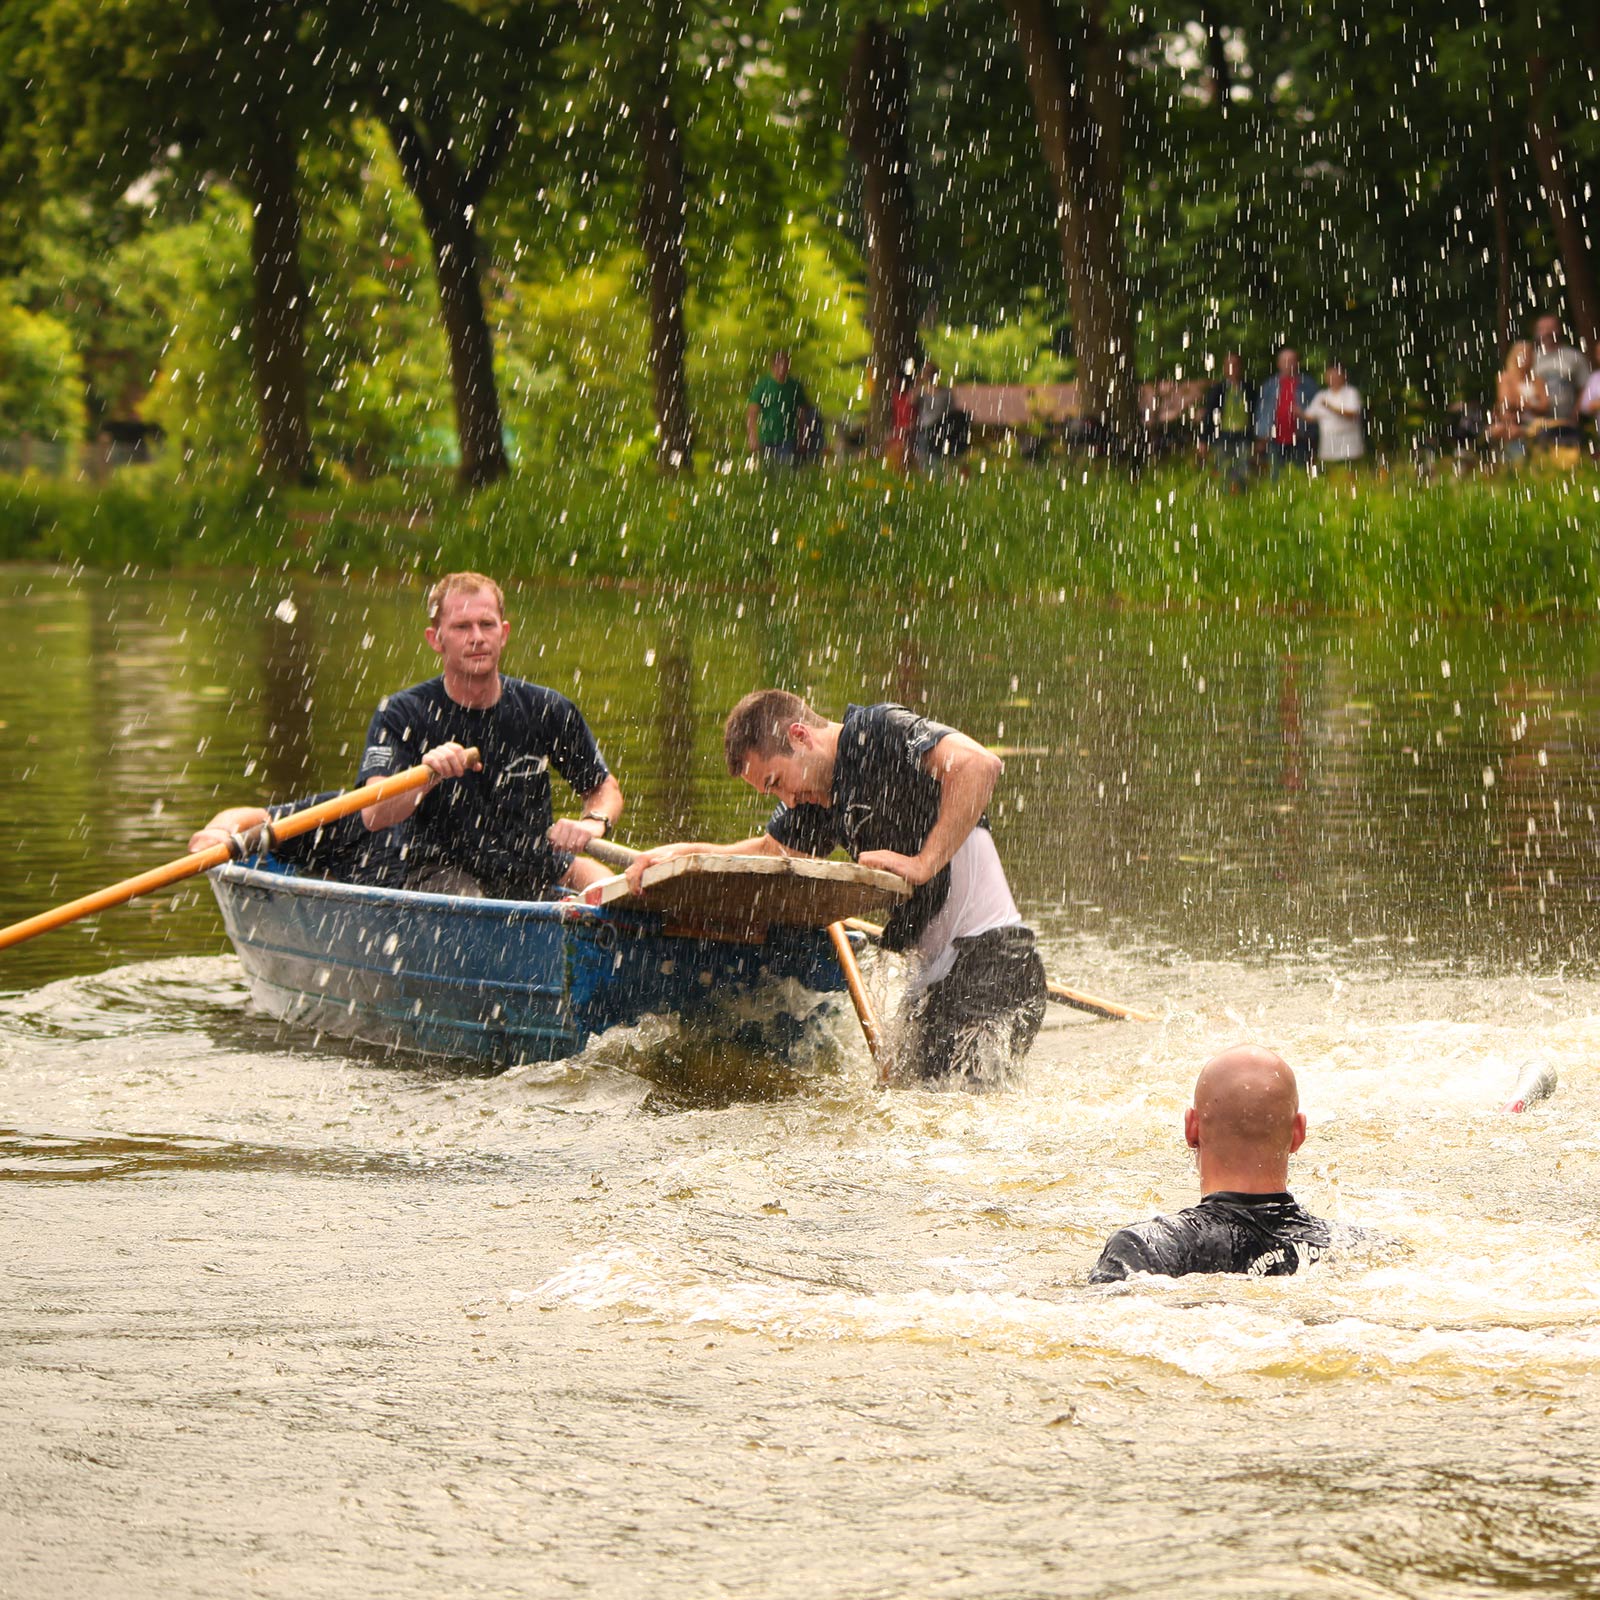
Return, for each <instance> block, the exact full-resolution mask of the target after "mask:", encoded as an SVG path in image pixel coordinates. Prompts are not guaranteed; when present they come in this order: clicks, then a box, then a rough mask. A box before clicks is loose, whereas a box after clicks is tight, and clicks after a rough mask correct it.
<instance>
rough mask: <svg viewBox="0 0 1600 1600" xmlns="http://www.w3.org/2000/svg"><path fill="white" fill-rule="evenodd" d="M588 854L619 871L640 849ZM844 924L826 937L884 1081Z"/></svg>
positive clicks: (598, 845) (617, 847)
mask: <svg viewBox="0 0 1600 1600" xmlns="http://www.w3.org/2000/svg"><path fill="white" fill-rule="evenodd" d="M586 853H587V854H589V855H591V856H593V857H594V858H595V860H596V861H600V862H603V863H604V864H605V865H606V866H608V867H616V868H617V869H618V870H619V871H622V870H625V869H626V868H628V867H630V866H632V865H633V863H634V861H635V860H637V859H638V856H639V851H637V850H630V849H629V848H628V847H627V845H625V844H614V843H613V842H612V841H611V840H609V839H595V840H594V841H593V842H591V843H590V844H589V846H588V847H587V852H586ZM847 926H848V925H847V924H846V923H843V922H834V923H830V924H829V926H828V937H829V939H831V940H832V941H833V953H834V954H835V955H836V956H837V957H838V958H839V966H840V968H841V970H842V971H843V972H844V984H845V988H847V989H848V990H849V991H850V1002H851V1004H852V1005H854V1006H855V1008H856V1016H857V1017H858V1018H859V1019H860V1022H861V1032H862V1033H863V1034H864V1035H865V1037H866V1041H867V1049H868V1051H869V1052H870V1053H871V1056H872V1059H873V1060H874V1061H876V1062H878V1064H879V1068H878V1081H879V1082H880V1083H882V1082H883V1072H884V1069H885V1068H886V1066H887V1062H886V1061H885V1060H884V1056H883V1030H882V1028H880V1027H879V1025H878V1014H877V1012H876V1011H874V1010H873V1007H872V998H871V996H870V995H869V994H868V993H867V986H866V983H865V982H864V981H863V979H862V977H861V964H860V962H858V961H857V960H856V953H855V951H854V950H852V949H851V948H850V935H849V933H848V932H847V931H846V930H847Z"/></svg>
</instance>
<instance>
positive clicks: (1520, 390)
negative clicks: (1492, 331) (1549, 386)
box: [1487, 339, 1550, 464]
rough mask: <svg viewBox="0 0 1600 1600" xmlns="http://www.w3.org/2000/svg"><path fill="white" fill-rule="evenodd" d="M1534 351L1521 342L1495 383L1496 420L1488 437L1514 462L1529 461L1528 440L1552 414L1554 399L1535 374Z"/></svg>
mask: <svg viewBox="0 0 1600 1600" xmlns="http://www.w3.org/2000/svg"><path fill="white" fill-rule="evenodd" d="M1534 356H1535V352H1534V348H1533V345H1532V344H1531V343H1530V342H1529V341H1528V340H1527V339H1519V340H1518V341H1517V342H1516V343H1515V344H1514V345H1512V347H1511V348H1510V349H1509V350H1508V351H1506V364H1505V366H1503V367H1502V368H1501V369H1500V376H1499V378H1498V379H1497V380H1496V383H1495V395H1494V420H1493V421H1491V422H1490V424H1489V430H1488V434H1487V438H1488V439H1489V441H1490V443H1492V444H1495V445H1498V446H1499V449H1500V459H1501V460H1502V461H1507V462H1511V463H1513V464H1514V463H1516V462H1518V461H1522V460H1525V459H1526V458H1527V454H1528V441H1529V440H1530V439H1531V438H1532V437H1533V433H1534V430H1535V428H1536V427H1538V426H1539V425H1540V424H1541V423H1542V422H1543V420H1544V419H1545V417H1547V416H1548V415H1549V412H1550V397H1549V395H1548V394H1546V393H1545V387H1544V383H1543V381H1542V380H1541V379H1540V377H1539V375H1538V374H1537V373H1536V372H1535V371H1534Z"/></svg>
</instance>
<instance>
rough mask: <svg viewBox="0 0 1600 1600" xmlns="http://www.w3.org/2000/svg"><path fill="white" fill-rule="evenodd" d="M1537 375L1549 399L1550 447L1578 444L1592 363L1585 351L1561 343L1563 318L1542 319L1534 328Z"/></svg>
mask: <svg viewBox="0 0 1600 1600" xmlns="http://www.w3.org/2000/svg"><path fill="white" fill-rule="evenodd" d="M1533 352H1534V354H1533V375H1534V376H1535V377H1536V378H1538V379H1539V381H1540V382H1541V383H1542V384H1543V385H1544V391H1545V394H1546V395H1547V396H1549V402H1550V426H1549V427H1548V428H1547V429H1545V430H1544V432H1543V440H1544V442H1545V443H1547V444H1577V443H1578V399H1579V396H1580V395H1582V394H1583V393H1584V391H1585V389H1586V387H1587V385H1588V382H1589V378H1590V372H1589V363H1588V362H1587V361H1585V360H1584V359H1583V355H1582V353H1581V352H1579V351H1577V350H1574V349H1573V347H1572V346H1571V345H1570V344H1563V343H1562V342H1561V319H1560V318H1559V317H1540V318H1539V320H1538V321H1537V322H1535V323H1534V325H1533Z"/></svg>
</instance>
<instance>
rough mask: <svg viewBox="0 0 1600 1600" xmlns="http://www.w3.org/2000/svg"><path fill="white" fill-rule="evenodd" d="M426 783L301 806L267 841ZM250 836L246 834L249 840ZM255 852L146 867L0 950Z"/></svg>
mask: <svg viewBox="0 0 1600 1600" xmlns="http://www.w3.org/2000/svg"><path fill="white" fill-rule="evenodd" d="M467 756H468V759H469V760H470V761H476V760H477V759H478V752H477V751H476V750H469V751H467ZM432 777H433V772H432V770H431V769H430V768H428V767H424V766H416V767H408V768H407V769H406V770H405V771H404V772H397V773H395V774H393V776H391V777H388V778H380V779H378V781H377V782H376V783H369V784H366V785H365V786H364V787H362V788H360V789H352V790H351V791H350V792H349V794H341V795H335V796H334V798H333V799H332V800H324V801H323V802H322V804H321V805H315V806H307V807H306V808H305V809H304V810H303V811H291V812H290V813H289V814H288V816H286V817H279V818H278V819H277V820H276V821H275V822H272V823H271V824H268V825H267V826H270V828H271V831H272V837H273V838H275V839H293V838H295V837H297V836H298V835H299V834H302V833H310V832H311V830H312V829H313V828H320V827H321V826H322V825H323V824H324V823H325V822H335V821H337V820H338V819H339V818H340V817H348V816H350V815H351V813H352V812H356V811H363V810H365V809H366V808H367V807H368V806H375V805H377V804H378V802H379V801H381V800H391V799H393V798H394V796H395V795H397V794H407V793H409V792H410V791H411V790H412V789H420V788H421V787H422V786H423V785H424V784H425V783H427V782H428V781H429V780H430V779H431V778H432ZM255 832H256V830H254V829H252V830H251V833H252V834H254V833H255ZM255 848H256V845H254V844H253V843H252V842H251V837H250V835H245V836H242V837H241V836H239V835H235V836H234V837H233V838H232V839H231V840H229V842H228V843H227V844H214V845H212V846H211V848H210V849H209V850H196V851H195V852H194V854H193V855H187V856H180V857H179V858H178V859H177V860H176V861H169V862H167V864H166V865H165V866H163V867H152V868H151V869H150V871H148V872H141V873H140V874H139V875H138V877H136V878H124V879H123V880H122V882H121V883H113V884H112V885H110V887H109V888H105V889H97V890H96V891H95V892H94V893H93V894H86V895H84V896H83V897H82V899H79V900H69V901H68V902H67V903H66V904H65V905H63V906H57V907H56V908H55V909H54V910H53V911H41V912H40V913H39V915H38V916H36V917H29V918H28V919H27V920H26V921H24V922H14V923H12V924H11V926H10V927H9V928H0V950H5V949H8V948H9V947H10V946H11V945H14V944H21V943H22V941H23V940H24V939H31V938H33V936H34V935H35V934H39V933H48V932H50V930H51V929H52V928H61V927H65V925H66V924H67V923H69V922H76V921H77V920H78V918H79V917H92V916H93V915H94V914H95V912H97V911H104V910H106V908H107V907H109V906H120V905H122V904H123V903H124V902H125V901H128V900H132V899H133V898H134V897H135V896H136V895H141V894H148V893H149V891H150V890H152V889H164V888H166V886H167V885H168V884H170V883H181V882H182V881H183V879H185V878H192V877H194V876H195V875H196V874H197V873H201V872H209V871H210V870H211V868H213V867H220V866H225V865H226V864H227V863H228V862H229V861H233V860H236V859H237V858H238V857H240V856H242V855H248V854H251V853H252V852H253V850H254V849H255Z"/></svg>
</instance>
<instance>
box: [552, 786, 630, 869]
mask: <svg viewBox="0 0 1600 1600" xmlns="http://www.w3.org/2000/svg"><path fill="white" fill-rule="evenodd" d="M621 815H622V786H621V784H619V783H618V782H617V780H616V779H615V778H613V777H612V776H611V774H610V773H609V772H608V773H607V774H606V775H605V777H604V778H602V779H601V780H600V782H599V783H598V784H597V785H596V786H595V787H594V788H593V789H591V790H590V791H589V792H588V794H586V795H585V796H584V797H583V815H582V816H581V817H578V818H576V819H574V818H572V817H558V818H557V819H556V820H555V822H554V823H553V824H552V825H551V828H550V832H549V834H548V835H547V837H548V838H549V840H550V843H551V844H553V845H554V846H555V847H556V849H558V850H587V849H588V848H589V846H590V845H591V844H593V843H594V841H595V840H596V839H599V838H603V837H604V836H605V835H606V834H607V833H608V832H609V831H610V829H611V828H614V827H615V826H616V824H617V818H618V817H620V816H621ZM601 817H603V818H604V819H605V821H604V822H600V821H597V820H595V819H597V818H601Z"/></svg>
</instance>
